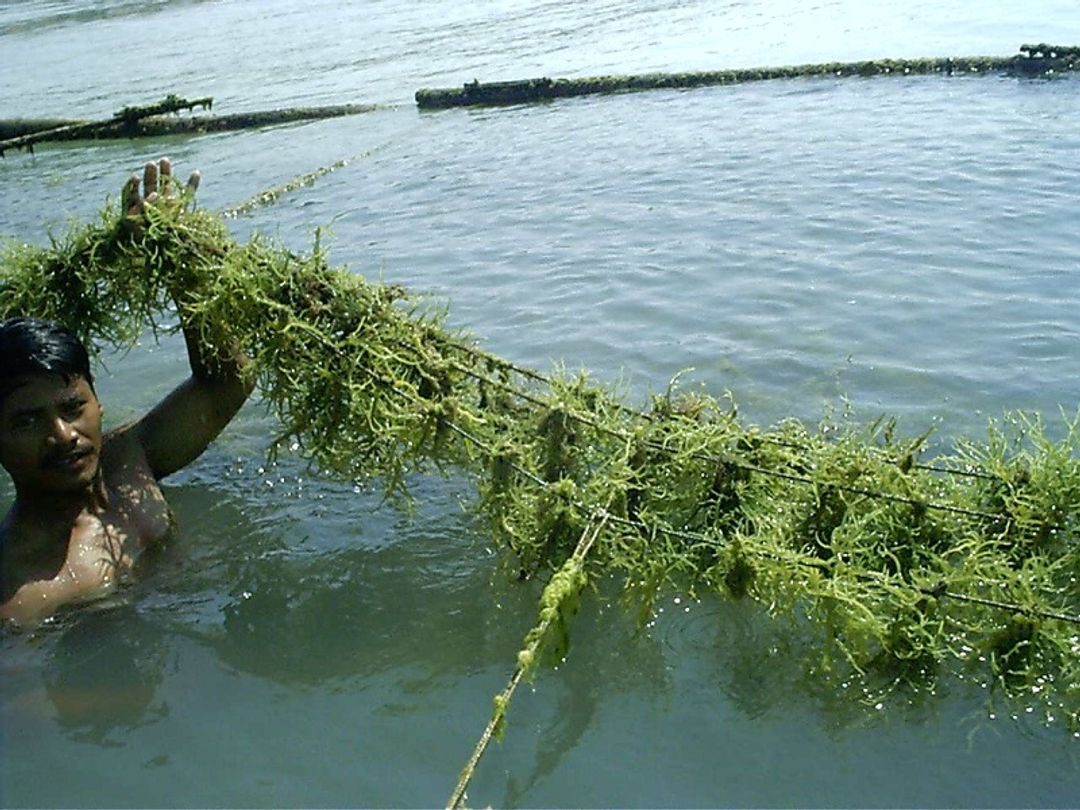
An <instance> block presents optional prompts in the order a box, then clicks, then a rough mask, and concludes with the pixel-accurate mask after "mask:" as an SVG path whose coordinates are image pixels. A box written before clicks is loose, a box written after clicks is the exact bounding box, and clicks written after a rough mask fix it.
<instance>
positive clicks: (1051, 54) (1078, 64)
mask: <svg viewBox="0 0 1080 810" xmlns="http://www.w3.org/2000/svg"><path fill="white" fill-rule="evenodd" d="M1020 51H1021V53H1020V54H1018V55H1016V56H1008V57H1000V56H960V57H939V58H935V59H873V60H865V61H861V62H823V63H819V64H812V65H793V66H789V67H762V68H743V69H738V70H717V71H697V72H692V73H649V74H642V75H636V76H593V77H586V78H580V79H549V78H539V79H526V80H522V81H505V82H484V83H481V82H479V81H473V82H471V83H466V84H465V85H463V86H462V87H461V88H441V89H426V88H425V89H421V90H417V91H416V96H415V97H416V105H417V106H418V107H420V108H421V109H441V108H446V107H471V106H486V105H498V104H520V103H525V102H535V101H542V100H545V99H556V98H570V97H574V96H588V95H595V94H603V93H621V92H635V91H641V90H659V89H678V88H691V87H708V86H711V85H724V84H742V83H745V82H756V81H770V80H775V79H795V78H799V77H813V76H819V77H820V76H833V77H853V76H859V77H870V76H911V75H934V74H937V75H943V76H970V75H984V76H985V75H991V74H997V73H1005V74H1008V75H1011V76H1021V77H1027V78H1035V77H1043V78H1047V77H1051V76H1054V75H1056V74H1062V73H1068V72H1070V71H1075V70H1077V69H1080V48H1076V47H1071V46H1056V45H1047V44H1039V45H1021V46H1020Z"/></svg>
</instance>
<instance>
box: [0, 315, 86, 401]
mask: <svg viewBox="0 0 1080 810" xmlns="http://www.w3.org/2000/svg"><path fill="white" fill-rule="evenodd" d="M26 374H59V375H60V376H61V377H63V378H64V381H65V382H70V381H71V379H72V378H73V377H82V378H83V379H85V380H86V382H87V383H88V384H89V385H90V388H91V390H92V389H93V387H94V378H93V375H92V374H91V373H90V357H89V355H88V354H87V351H86V347H85V346H83V344H82V343H81V342H80V341H79V339H78V338H77V337H75V335H73V334H72V333H71V332H69V331H68V330H67V329H65V328H64V327H62V326H60V325H59V324H55V323H52V322H51V321H43V320H40V319H38V318H21V317H20V318H8V319H7V320H6V321H3V322H0V402H2V401H3V400H4V399H5V398H6V397H7V395H8V394H10V393H11V392H12V391H14V390H15V388H16V387H17V380H18V379H19V378H20V377H22V376H24V375H26Z"/></svg>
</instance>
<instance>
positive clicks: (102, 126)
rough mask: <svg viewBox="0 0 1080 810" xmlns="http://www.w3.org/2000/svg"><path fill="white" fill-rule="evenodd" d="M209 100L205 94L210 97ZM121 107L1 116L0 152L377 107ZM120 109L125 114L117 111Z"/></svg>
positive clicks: (308, 118) (252, 125)
mask: <svg viewBox="0 0 1080 810" xmlns="http://www.w3.org/2000/svg"><path fill="white" fill-rule="evenodd" d="M208 101H209V100H208ZM138 109H140V108H131V107H125V108H124V110H121V111H120V112H119V113H117V114H116V115H115V116H114V117H113V118H110V119H107V120H104V121H57V120H55V119H8V120H3V119H0V136H7V138H6V139H5V140H0V155H2V154H3V152H4V150H5V149H16V148H27V149H30V150H31V151H33V144H35V143H39V142H41V141H74V140H89V139H94V140H97V139H108V138H151V137H160V136H162V135H201V134H204V133H208V132H227V131H232V130H238V129H256V128H258V127H265V126H272V125H275V124H291V123H294V122H297V121H315V120H319V119H323V118H337V117H341V116H345V115H358V114H359V113H365V112H371V111H372V110H374V109H377V108H376V106H375V105H373V104H337V105H332V106H324V107H286V108H283V109H279V110H260V111H255V112H247V113H233V114H231V115H201V116H200V115H195V116H186V117H182V118H181V117H173V116H166V115H164V114H163V113H162V112H160V111H157V112H154V113H152V114H151V115H149V116H146V117H134V118H132V117H131V111H132V110H138ZM121 114H126V115H125V117H121Z"/></svg>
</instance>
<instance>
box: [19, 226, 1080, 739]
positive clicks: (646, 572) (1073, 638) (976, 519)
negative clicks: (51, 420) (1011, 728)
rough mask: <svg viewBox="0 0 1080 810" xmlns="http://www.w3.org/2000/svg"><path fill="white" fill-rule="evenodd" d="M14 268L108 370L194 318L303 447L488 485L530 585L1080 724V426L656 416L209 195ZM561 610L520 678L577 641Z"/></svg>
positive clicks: (836, 677) (388, 481)
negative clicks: (744, 619)
mask: <svg viewBox="0 0 1080 810" xmlns="http://www.w3.org/2000/svg"><path fill="white" fill-rule="evenodd" d="M0 268H2V275H0V317H8V316H11V315H16V314H32V315H36V316H39V317H45V318H51V319H55V320H58V321H61V322H63V323H65V324H67V325H68V326H69V327H70V328H72V329H73V331H74V332H75V333H76V334H78V335H79V336H80V337H81V338H83V339H84V340H85V341H86V342H87V344H88V346H89V347H91V349H92V351H94V352H95V353H101V352H104V351H105V350H110V349H123V348H125V347H128V346H131V345H133V344H134V342H135V341H136V339H137V338H139V337H140V336H141V335H142V334H144V333H145V332H146V331H147V330H148V329H149V330H153V331H155V332H162V331H168V330H170V329H175V328H176V326H175V324H176V319H177V315H179V317H180V318H182V319H183V320H184V321H185V322H186V323H188V324H190V325H191V326H192V327H193V328H194V329H195V330H196V332H197V334H198V335H199V339H200V340H201V342H202V343H203V344H204V345H205V346H206V347H207V348H208V349H210V350H213V349H214V347H219V346H231V345H240V346H243V347H244V349H245V351H246V352H247V353H248V354H249V356H250V357H251V358H252V359H253V360H254V363H253V364H252V366H251V368H252V369H253V372H252V373H253V374H254V375H255V376H256V380H257V383H258V388H259V392H260V395H261V399H262V401H263V402H264V403H265V405H266V406H267V408H268V409H269V410H270V411H271V412H272V413H273V414H274V415H275V416H276V418H277V421H278V423H279V424H280V434H279V437H278V438H279V440H288V441H289V442H296V443H297V444H298V445H299V446H300V448H301V452H302V453H303V454H304V455H305V456H306V457H307V458H308V459H310V461H311V463H312V464H313V465H315V466H316V467H317V468H318V469H319V470H321V471H322V472H323V473H324V474H326V475H328V476H334V477H338V478H341V479H343V480H348V481H353V480H356V479H378V480H380V481H382V482H383V485H384V486H385V488H386V491H387V493H388V494H390V495H391V496H394V497H398V498H407V497H408V489H409V481H410V475H411V474H412V473H416V472H424V471H444V472H445V471H451V470H459V471H461V472H463V473H464V474H466V475H468V476H469V477H470V479H471V480H473V481H475V483H476V490H477V497H476V500H475V505H476V509H477V510H478V511H479V512H480V513H481V514H482V515H483V517H484V519H485V520H486V525H487V526H488V527H489V528H490V532H491V534H492V536H493V537H494V538H495V539H496V540H497V541H498V542H499V543H500V545H501V547H502V548H503V549H504V551H505V555H504V559H506V560H507V562H508V567H509V568H510V569H511V570H512V571H514V572H515V573H516V574H517V575H518V576H520V577H522V578H531V577H543V578H545V579H547V578H552V577H555V579H554V580H553V581H555V582H556V583H557V582H559V581H561V580H559V579H558V577H559V576H560V575H559V574H558V573H557V572H565V571H568V570H570V569H568V568H567V566H568V565H571V563H570V562H569V561H571V560H574V561H575V562H574V563H573V564H572V566H571V567H572V568H573V577H572V579H573V587H572V588H570V589H569V590H570V591H573V595H575V596H576V595H577V594H578V593H580V592H582V590H583V589H586V590H587V589H588V587H589V585H590V583H596V582H598V581H599V579H600V578H605V579H610V578H615V579H617V580H618V581H620V582H621V583H622V589H623V591H624V593H625V601H626V604H627V605H628V608H629V609H632V610H638V611H640V612H641V613H642V615H648V614H649V613H650V612H651V609H652V604H653V600H655V598H656V596H657V594H658V593H659V592H660V591H661V590H662V589H664V588H675V589H678V590H679V591H680V592H684V593H690V594H696V595H702V594H706V593H713V594H717V595H719V596H721V597H725V598H731V599H752V600H754V601H755V602H757V603H759V604H760V605H761V606H762V608H763V609H764V610H765V611H767V612H768V613H770V614H772V615H774V616H775V617H777V618H778V619H780V620H783V621H787V622H789V623H790V624H791V627H792V629H793V632H796V633H813V634H815V637H816V639H817V642H818V643H815V644H812V645H807V650H808V653H807V660H806V662H805V665H806V667H807V669H808V670H812V671H813V672H814V673H815V674H816V676H817V677H819V678H822V679H832V680H833V681H834V682H835V683H837V684H839V683H841V682H849V681H850V680H852V679H853V678H863V679H865V680H866V681H867V682H874V683H878V684H885V688H886V690H889V689H891V690H903V689H905V688H909V687H911V688H920V687H925V686H926V685H927V684H934V683H938V682H941V681H943V680H946V679H950V678H957V677H971V676H972V675H973V674H974V675H976V676H977V677H978V680H980V681H981V682H983V683H986V684H987V685H988V688H989V689H990V691H991V692H992V693H993V694H994V695H995V697H996V696H999V695H1007V696H1010V697H1011V698H1013V699H1015V700H1017V701H1021V702H1024V703H1027V704H1028V705H1031V704H1038V706H1039V707H1040V710H1041V713H1040V716H1044V717H1045V718H1046V719H1047V721H1048V722H1054V723H1058V724H1061V725H1063V726H1065V727H1067V728H1069V729H1071V730H1073V731H1076V730H1078V729H1080V582H1078V576H1080V538H1078V519H1080V460H1078V452H1077V451H1078V448H1080V414H1078V415H1077V416H1076V417H1073V418H1072V419H1065V435H1064V437H1063V438H1062V439H1060V440H1057V441H1052V440H1051V439H1050V438H1048V436H1047V430H1046V429H1045V426H1044V424H1043V421H1042V420H1041V418H1039V417H1037V416H1034V415H1027V414H1013V415H1011V416H1008V417H1006V418H1005V419H1004V420H1002V421H1001V422H999V423H996V424H993V425H991V427H990V430H989V433H988V436H987V438H986V439H985V440H982V441H979V440H975V439H968V438H961V439H957V440H956V441H954V442H953V443H952V447H953V449H952V450H950V451H949V452H948V453H947V454H944V455H941V456H938V457H929V454H928V451H927V449H926V441H925V439H926V437H925V436H923V437H916V438H905V437H902V436H899V435H897V431H896V430H895V425H894V424H893V423H892V422H891V421H888V420H883V421H879V422H877V423H873V424H870V425H863V424H857V423H855V422H853V421H851V420H850V419H849V418H847V417H841V418H837V419H832V420H830V421H828V422H827V423H823V424H821V425H807V424H805V423H803V422H800V421H798V420H795V419H788V420H784V421H782V422H780V423H778V424H776V425H772V426H769V427H761V426H755V425H750V424H747V423H745V422H744V421H743V420H742V419H741V418H740V417H739V415H738V412H737V409H736V408H735V407H734V404H733V401H732V399H731V397H730V396H728V395H724V396H721V397H715V396H712V395H710V394H708V393H707V392H705V391H701V390H694V391H687V390H683V389H680V388H679V387H678V386H677V385H674V384H673V386H672V387H671V389H670V390H668V391H667V392H665V393H663V394H660V395H657V396H655V397H653V398H652V401H651V402H649V403H647V406H646V407H645V408H644V409H641V410H639V409H635V408H633V407H631V406H629V405H627V404H626V403H625V402H624V398H623V396H622V395H621V394H620V393H619V392H618V391H617V390H614V389H612V388H610V387H605V386H603V385H600V384H598V383H597V382H596V381H595V380H593V379H591V378H590V377H589V376H588V375H586V374H584V373H577V374H571V373H568V372H566V371H556V372H555V373H553V374H551V375H544V374H541V373H539V372H536V371H533V370H530V369H523V368H519V367H517V366H515V365H514V364H513V363H511V362H510V361H508V360H505V359H503V358H499V357H497V356H494V355H492V354H490V353H488V352H485V351H484V350H482V349H481V348H478V347H477V346H475V345H474V344H473V342H472V341H471V339H469V338H468V337H467V336H464V335H462V334H458V333H454V332H452V331H451V330H449V329H447V328H446V326H445V325H444V321H443V318H442V314H441V313H440V312H439V311H438V310H437V309H434V308H432V307H430V306H427V305H424V304H423V303H421V302H417V301H415V300H414V299H412V298H411V297H410V296H409V295H408V294H407V293H406V292H405V291H404V290H402V289H401V288H399V287H396V286H393V285H387V284H375V283H371V282H369V281H367V280H365V279H364V278H363V277H362V276H360V275H357V274H354V273H349V272H345V271H343V270H340V269H335V268H333V267H332V266H331V265H330V264H329V261H328V257H327V254H326V251H325V250H324V249H323V247H322V245H321V244H320V243H319V241H318V240H316V243H315V245H314V247H313V249H312V250H311V251H310V252H307V253H297V252H292V251H289V250H286V249H284V248H282V247H281V246H279V245H277V244H275V243H273V242H272V241H270V240H268V239H266V238H264V237H261V236H256V237H254V238H253V239H251V240H250V241H249V242H247V243H246V244H239V243H237V242H236V241H235V240H234V239H233V238H232V236H231V235H230V233H229V231H228V229H227V227H226V225H225V223H224V222H223V220H222V219H221V217H220V216H218V215H215V214H212V213H208V212H206V211H202V210H189V209H188V208H187V207H185V206H182V205H175V206H157V207H153V208H151V209H149V211H148V213H147V223H146V225H145V227H144V228H143V230H142V232H141V234H140V236H139V237H138V238H135V237H133V236H132V235H131V233H130V230H125V229H124V228H123V227H121V221H120V216H119V213H118V212H117V211H116V210H114V209H108V210H106V211H104V212H103V213H102V214H101V216H100V217H99V218H98V220H97V221H95V222H92V223H90V224H86V225H83V226H80V227H76V228H73V229H72V230H71V232H70V233H69V234H68V235H67V236H66V237H65V238H63V239H57V240H54V241H53V242H52V243H51V244H50V245H48V246H46V247H34V246H30V245H24V244H19V243H15V242H9V243H7V244H6V245H5V246H4V248H3V252H2V254H0ZM174 301H175V302H176V304H175V309H174V304H173V303H172V302H174ZM177 310H178V312H177ZM270 452H273V446H271V448H270ZM586 536H588V537H590V538H591V539H590V545H589V551H588V555H587V557H586V556H585V555H583V554H579V553H577V552H575V549H577V548H578V547H579V543H580V542H581V539H582V538H583V537H586ZM566 576H569V575H563V578H565V577H566ZM552 598H554V597H552ZM560 598H561V597H560ZM558 604H561V602H559V603H558ZM548 607H550V605H548ZM556 607H557V610H559V611H560V612H559V617H560V621H558V622H554V621H552V620H551V619H552V617H551V616H549V617H548V619H549V620H548V622H547V624H546V625H544V629H542V630H540V631H539V632H538V633H533V634H532V635H531V636H529V637H527V638H526V641H525V642H524V646H525V651H524V655H523V656H522V657H521V658H520V659H519V664H520V667H521V669H523V670H526V669H528V668H529V667H530V666H531V665H532V663H533V660H534V658H535V655H534V653H535V650H533V653H530V652H529V650H530V649H531V648H532V647H535V646H538V644H539V641H540V640H542V638H543V637H545V636H546V634H547V633H548V632H549V629H550V626H551V625H558V626H559V627H561V628H563V630H565V628H566V626H567V623H568V621H569V615H568V613H567V614H564V612H561V608H558V605H557V606H556ZM544 610H545V608H544V607H543V606H542V607H541V616H542V617H543V616H545V615H547V614H545V613H544ZM549 613H550V611H549ZM564 619H565V621H564ZM542 622H543V619H542ZM538 626H539V625H538ZM506 702H508V698H507V700H506V701H504V702H503V703H502V704H501V705H500V706H498V707H497V713H498V714H499V718H501V717H502V715H504V714H505V710H506Z"/></svg>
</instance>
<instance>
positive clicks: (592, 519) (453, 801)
mask: <svg viewBox="0 0 1080 810" xmlns="http://www.w3.org/2000/svg"><path fill="white" fill-rule="evenodd" d="M609 516H610V514H609V513H608V512H607V510H606V509H596V510H594V511H593V512H592V514H590V515H589V520H588V523H586V525H585V529H584V530H583V531H582V533H581V537H580V538H579V539H578V542H577V545H576V546H575V547H574V551H573V552H572V553H571V555H570V556H569V557H568V558H567V560H566V562H565V563H563V566H562V567H561V568H560V570H566V569H567V567H568V566H569V567H572V568H576V569H577V570H581V566H582V565H583V563H584V562H585V557H586V556H587V555H588V553H589V551H590V550H591V549H592V547H593V544H594V543H595V542H596V538H597V537H599V536H600V532H601V531H602V530H603V528H604V523H605V522H606V521H607V520H608V518H609ZM556 615H557V614H556V613H555V612H552V613H551V614H549V615H547V616H541V619H540V622H539V623H538V624H537V625H536V626H535V627H534V628H533V630H532V631H530V633H529V636H530V637H531V640H530V641H529V643H528V644H526V646H525V648H524V650H523V651H522V652H523V653H524V655H522V654H521V653H519V654H518V660H519V663H518V665H517V667H516V668H515V669H514V673H513V675H511V676H510V680H509V682H508V683H507V684H506V687H505V688H504V689H503V690H502V692H500V693H499V695H498V697H497V698H496V699H495V703H496V709H495V711H494V712H492V715H491V719H489V720H488V723H487V726H485V727H484V731H483V733H482V734H481V735H480V739H479V740H478V741H477V743H476V747H475V748H474V749H473V752H472V756H470V757H469V761H468V762H467V763H466V764H465V767H464V768H463V769H462V771H461V775H460V777H459V778H458V782H457V785H456V786H455V787H454V792H453V793H452V794H451V795H450V800H449V801H448V802H447V803H446V808H447V810H456V809H457V808H458V807H460V806H461V802H462V801H463V800H464V799H465V791H466V790H467V789H468V787H469V782H470V781H472V778H473V775H474V774H475V773H476V768H477V766H478V765H479V764H480V759H481V757H483V756H484V752H485V751H487V748H488V745H489V744H490V743H491V740H492V738H493V737H494V736H496V734H497V732H498V729H499V727H500V725H501V724H502V722H503V718H504V716H505V713H506V709H507V707H508V706H509V705H510V701H511V699H512V698H513V696H514V692H515V691H516V690H517V688H518V685H519V684H520V683H521V681H522V679H523V678H524V677H525V674H526V672H527V671H528V670H529V667H527V666H525V665H524V664H522V663H520V661H521V660H522V659H524V660H526V661H534V660H535V659H536V655H537V653H538V652H539V650H540V646H541V645H542V644H543V642H544V637H545V636H546V635H547V631H548V630H549V629H550V627H551V625H552V623H553V622H554V621H555V617H556Z"/></svg>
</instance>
